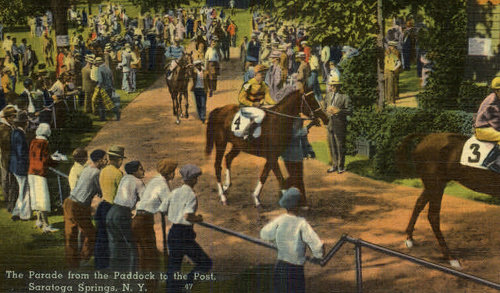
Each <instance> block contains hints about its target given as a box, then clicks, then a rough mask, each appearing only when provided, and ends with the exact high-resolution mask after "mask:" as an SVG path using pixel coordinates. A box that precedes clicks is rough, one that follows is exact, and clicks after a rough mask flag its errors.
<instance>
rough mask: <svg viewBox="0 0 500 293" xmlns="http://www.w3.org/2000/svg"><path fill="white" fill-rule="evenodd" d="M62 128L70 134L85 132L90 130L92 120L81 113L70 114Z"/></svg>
mask: <svg viewBox="0 0 500 293" xmlns="http://www.w3.org/2000/svg"><path fill="white" fill-rule="evenodd" d="M64 128H65V129H66V130H67V131H70V132H76V133H81V132H85V131H87V130H88V129H91V128H92V119H91V118H90V117H89V116H88V115H87V114H85V113H84V112H82V111H77V112H71V113H70V114H69V115H68V117H67V119H66V123H65V125H64Z"/></svg>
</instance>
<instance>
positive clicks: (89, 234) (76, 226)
mask: <svg viewBox="0 0 500 293" xmlns="http://www.w3.org/2000/svg"><path fill="white" fill-rule="evenodd" d="M90 160H91V161H90V163H89V164H88V165H87V166H86V167H85V168H84V169H83V171H82V173H81V174H80V178H78V181H77V183H76V186H75V188H73V190H72V191H71V194H70V196H69V197H68V198H66V199H65V200H64V204H63V208H64V236H65V241H66V242H65V255H66V263H67V265H68V266H69V267H71V268H76V267H78V266H86V265H88V263H89V260H90V257H91V256H92V254H93V252H94V242H95V237H96V236H95V232H96V230H95V228H94V225H93V224H92V221H91V218H90V203H91V202H92V199H93V197H94V196H95V195H100V194H101V188H100V186H99V173H100V172H101V171H100V170H101V169H102V168H103V167H104V166H106V164H107V159H106V152H105V151H103V150H99V149H98V150H94V151H93V152H92V153H90ZM78 230H80V231H81V237H82V238H83V244H82V248H81V250H80V249H79V248H78Z"/></svg>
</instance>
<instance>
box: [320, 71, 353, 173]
mask: <svg viewBox="0 0 500 293" xmlns="http://www.w3.org/2000/svg"><path fill="white" fill-rule="evenodd" d="M340 86H341V82H340V81H339V80H338V79H337V80H335V79H331V80H330V81H329V83H328V87H329V91H328V93H327V95H326V97H325V100H324V102H323V109H324V110H325V111H326V113H327V114H328V116H329V118H330V121H329V123H328V127H327V129H328V150H329V153H330V158H331V161H330V162H331V164H330V165H331V167H330V168H329V169H328V170H327V172H328V173H333V172H335V171H337V172H338V173H339V174H341V173H343V172H344V171H345V138H346V132H347V116H348V115H350V114H351V113H352V109H351V102H350V99H349V97H348V96H347V95H344V94H341V93H340V92H339V90H340Z"/></svg>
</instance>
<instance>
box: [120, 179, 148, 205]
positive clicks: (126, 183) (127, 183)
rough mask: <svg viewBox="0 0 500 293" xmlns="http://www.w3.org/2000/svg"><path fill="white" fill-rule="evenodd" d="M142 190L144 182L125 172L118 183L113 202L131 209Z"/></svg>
mask: <svg viewBox="0 0 500 293" xmlns="http://www.w3.org/2000/svg"><path fill="white" fill-rule="evenodd" d="M143 192H144V182H142V180H141V179H139V178H137V177H135V176H134V175H130V174H127V175H125V176H123V178H122V180H121V181H120V185H118V190H117V191H116V196H115V199H114V200H113V203H114V204H118V205H121V206H124V207H128V208H131V209H133V208H134V206H135V203H136V202H137V200H138V199H139V198H140V197H141V196H142V193H143Z"/></svg>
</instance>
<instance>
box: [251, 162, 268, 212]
mask: <svg viewBox="0 0 500 293" xmlns="http://www.w3.org/2000/svg"><path fill="white" fill-rule="evenodd" d="M270 161H271V160H270V159H267V161H266V164H265V165H264V169H262V172H261V173H260V179H259V183H258V184H257V187H255V190H254V192H253V194H252V197H253V200H254V203H255V207H256V208H259V207H260V206H261V203H260V199H259V197H260V192H261V191H262V187H263V186H264V183H266V180H267V176H269V171H271V167H272V163H271V162H270Z"/></svg>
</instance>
